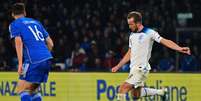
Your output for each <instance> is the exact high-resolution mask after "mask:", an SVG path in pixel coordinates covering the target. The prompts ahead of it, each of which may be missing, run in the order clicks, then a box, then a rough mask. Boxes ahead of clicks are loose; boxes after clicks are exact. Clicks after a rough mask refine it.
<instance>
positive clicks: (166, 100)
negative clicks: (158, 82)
mask: <svg viewBox="0 0 201 101" xmlns="http://www.w3.org/2000/svg"><path fill="white" fill-rule="evenodd" d="M167 92H168V89H167V88H162V93H163V94H162V95H161V101H168V97H167Z"/></svg>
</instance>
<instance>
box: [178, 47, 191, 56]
mask: <svg viewBox="0 0 201 101" xmlns="http://www.w3.org/2000/svg"><path fill="white" fill-rule="evenodd" d="M179 52H181V53H184V54H188V55H191V50H190V48H189V47H181V49H180V50H179Z"/></svg>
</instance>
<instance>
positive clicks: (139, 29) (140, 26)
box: [137, 24, 144, 32]
mask: <svg viewBox="0 0 201 101" xmlns="http://www.w3.org/2000/svg"><path fill="white" fill-rule="evenodd" d="M143 28H144V26H143V25H142V24H140V25H139V27H138V30H137V32H140V31H141V30H142V29H143Z"/></svg>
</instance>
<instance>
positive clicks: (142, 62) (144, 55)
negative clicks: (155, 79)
mask: <svg viewBox="0 0 201 101" xmlns="http://www.w3.org/2000/svg"><path fill="white" fill-rule="evenodd" d="M161 39H162V37H161V36H160V35H159V34H158V32H156V31H154V30H152V29H150V28H146V27H144V28H143V29H142V31H140V32H136V33H134V32H131V34H130V36H129V48H130V49H131V56H130V68H133V69H135V68H138V67H143V68H144V67H145V68H146V69H148V70H150V69H151V67H150V65H149V59H150V57H151V50H152V46H153V42H154V41H156V42H158V43H160V41H161Z"/></svg>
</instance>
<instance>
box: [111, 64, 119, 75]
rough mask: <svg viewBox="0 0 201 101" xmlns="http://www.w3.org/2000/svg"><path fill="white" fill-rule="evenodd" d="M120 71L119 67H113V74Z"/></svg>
mask: <svg viewBox="0 0 201 101" xmlns="http://www.w3.org/2000/svg"><path fill="white" fill-rule="evenodd" d="M118 70H119V67H118V66H117V65H116V66H114V67H112V72H113V73H115V72H117V71H118Z"/></svg>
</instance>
